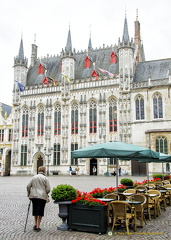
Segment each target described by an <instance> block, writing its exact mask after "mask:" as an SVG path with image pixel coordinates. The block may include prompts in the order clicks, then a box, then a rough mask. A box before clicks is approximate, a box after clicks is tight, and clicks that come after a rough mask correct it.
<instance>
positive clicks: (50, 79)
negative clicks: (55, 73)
mask: <svg viewBox="0 0 171 240" xmlns="http://www.w3.org/2000/svg"><path fill="white" fill-rule="evenodd" d="M47 78H48V81H49V82H50V83H51V82H53V84H54V85H56V84H57V82H56V81H55V80H54V79H53V78H51V77H47Z"/></svg>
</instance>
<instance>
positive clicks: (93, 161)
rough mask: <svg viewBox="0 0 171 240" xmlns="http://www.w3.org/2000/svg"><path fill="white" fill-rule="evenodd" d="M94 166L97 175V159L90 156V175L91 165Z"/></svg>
mask: <svg viewBox="0 0 171 240" xmlns="http://www.w3.org/2000/svg"><path fill="white" fill-rule="evenodd" d="M94 166H95V168H96V174H95V175H97V159H95V158H92V159H90V175H93V167H94Z"/></svg>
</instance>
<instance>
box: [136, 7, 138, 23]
mask: <svg viewBox="0 0 171 240" xmlns="http://www.w3.org/2000/svg"><path fill="white" fill-rule="evenodd" d="M136 21H138V9H136Z"/></svg>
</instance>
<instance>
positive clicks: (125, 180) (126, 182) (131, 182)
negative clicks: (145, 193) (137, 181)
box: [120, 178, 134, 186]
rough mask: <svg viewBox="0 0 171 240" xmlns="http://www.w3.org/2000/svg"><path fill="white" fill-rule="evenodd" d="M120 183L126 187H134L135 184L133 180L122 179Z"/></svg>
mask: <svg viewBox="0 0 171 240" xmlns="http://www.w3.org/2000/svg"><path fill="white" fill-rule="evenodd" d="M120 183H121V184H123V185H125V186H133V184H134V182H133V181H132V179H129V178H122V179H121V180H120Z"/></svg>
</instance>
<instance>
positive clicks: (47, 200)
mask: <svg viewBox="0 0 171 240" xmlns="http://www.w3.org/2000/svg"><path fill="white" fill-rule="evenodd" d="M48 202H50V199H49V196H48V195H47V198H46V203H48Z"/></svg>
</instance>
